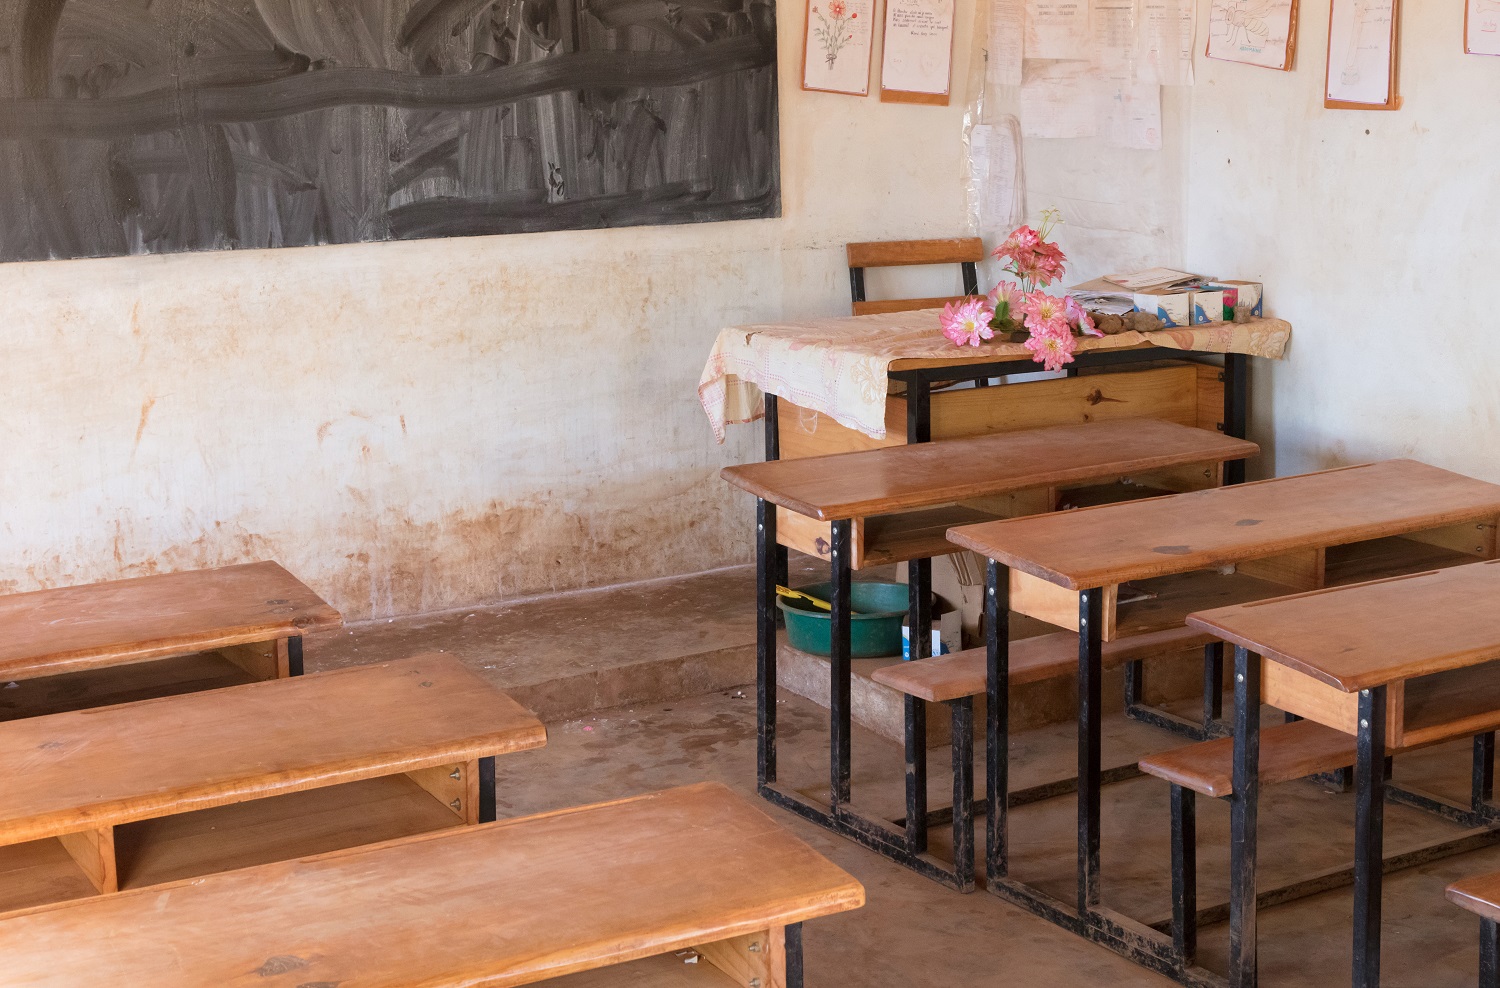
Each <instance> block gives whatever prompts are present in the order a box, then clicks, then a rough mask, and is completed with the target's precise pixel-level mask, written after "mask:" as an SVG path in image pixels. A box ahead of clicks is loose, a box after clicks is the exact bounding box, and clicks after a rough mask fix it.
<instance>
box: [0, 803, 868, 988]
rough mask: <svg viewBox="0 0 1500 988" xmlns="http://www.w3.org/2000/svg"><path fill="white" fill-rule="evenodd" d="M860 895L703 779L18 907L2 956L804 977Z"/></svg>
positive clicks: (203, 982) (60, 973) (67, 964)
mask: <svg viewBox="0 0 1500 988" xmlns="http://www.w3.org/2000/svg"><path fill="white" fill-rule="evenodd" d="M864 901H865V890H864V888H863V887H862V886H861V885H860V884H859V882H857V881H855V880H854V879H853V878H852V877H851V876H850V875H849V874H848V873H846V872H845V871H843V870H842V869H840V868H838V867H836V866H834V865H833V864H832V863H831V862H829V861H828V860H827V859H826V858H824V857H823V856H822V855H820V854H818V852H816V851H814V850H813V849H812V848H810V847H808V846H807V845H806V844H805V843H803V842H802V841H800V840H798V839H797V838H795V837H793V836H792V835H791V834H789V833H787V832H786V831H785V830H783V829H782V828H781V827H779V826H777V825H776V824H775V823H773V822H772V821H771V820H770V819H769V818H767V817H766V815H765V814H764V813H761V812H759V811H758V810H756V809H755V808H753V807H751V806H749V805H748V804H747V803H746V802H745V801H744V800H743V799H741V798H739V797H737V796H735V795H734V794H733V793H731V792H730V791H729V790H728V789H726V788H725V787H723V786H721V785H713V784H705V785H697V786H690V787H687V788H683V789H674V790H671V791H668V792H663V793H657V794H655V795H650V796H639V797H636V798H634V799H626V800H620V801H618V802H613V803H604V804H601V805H598V806H589V807H581V808H578V809H569V810H561V811H558V812H554V813H545V814H542V815H540V816H534V817H526V818H521V819H513V820H505V821H502V822H499V823H495V824H489V825H485V826H478V827H465V828H460V829H453V830H446V831H443V832H441V833H436V834H423V835H420V836H416V837H410V838H406V839H404V840H399V841H391V842H388V843H385V844H379V845H375V846H372V847H362V848H359V849H356V850H350V851H335V852H333V853H329V854H322V855H318V856H316V857H308V858H302V859H300V860H298V861H290V862H278V863H273V864H267V865H261V866H259V867H255V868H244V869H241V870H238V871H232V872H226V873H224V874H220V875H213V876H210V877H208V878H202V879H197V880H194V881H184V882H179V883H177V884H175V885H172V886H170V887H168V888H162V889H143V890H140V891H138V892H121V893H120V894H118V895H112V896H105V897H103V898H97V899H87V900H84V901H81V902H69V903H62V904H60V905H56V906H52V907H49V908H46V909H36V910H28V911H26V912H23V913H17V914H13V915H10V916H8V917H4V918H0V956H3V957H4V958H5V981H6V983H7V984H15V985H20V984H25V985H31V986H34V988H49V986H50V988H77V986H79V985H90V984H99V983H101V979H102V981H104V982H107V983H109V984H111V985H150V986H151V988H206V986H209V985H248V984H251V983H254V984H264V985H265V986H267V988H291V986H294V985H302V986H305V988H306V986H312V985H338V984H343V985H351V986H352V985H374V984H381V985H423V986H425V988H459V986H474V985H512V986H514V985H531V984H547V985H550V986H553V988H605V986H616V988H617V986H620V985H651V986H652V988H688V986H695V988H734V986H736V985H738V986H746V985H751V986H755V985H758V986H760V988H803V980H802V924H803V923H804V922H806V921H808V920H813V919H817V918H819V917H822V916H829V915H833V914H835V913H840V912H844V911H846V910H850V909H857V908H859V907H860V906H862V905H864ZM687 951H693V952H694V954H695V955H696V956H693V955H686V956H691V957H692V959H693V960H694V961H695V962H696V963H692V964H685V963H684V960H685V959H686V956H677V955H679V954H684V955H685V954H686V952H687ZM101 972H108V973H107V975H102V974H101ZM840 980H841V979H839V978H837V977H836V976H835V977H833V978H832V979H831V980H830V981H829V982H828V983H829V984H833V983H838V982H840Z"/></svg>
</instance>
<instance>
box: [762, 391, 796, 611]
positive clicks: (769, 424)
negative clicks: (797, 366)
mask: <svg viewBox="0 0 1500 988" xmlns="http://www.w3.org/2000/svg"><path fill="white" fill-rule="evenodd" d="M765 415H766V421H765V426H766V460H767V461H770V460H779V459H781V402H780V400H779V399H778V398H777V397H776V396H775V395H773V394H771V393H770V392H769V391H767V392H766V393H765ZM772 513H773V514H774V513H775V512H774V511H773V512H772ZM773 543H774V540H773ZM774 555H775V559H776V568H775V570H774V571H773V572H774V573H775V576H776V582H777V583H780V584H782V585H783V586H785V585H786V582H787V578H788V574H789V573H790V572H791V561H790V560H789V559H788V558H787V550H786V546H784V545H776V546H775V550H774ZM771 615H772V617H773V619H774V618H776V617H779V612H777V610H776V609H775V608H774V607H773V608H772V609H771Z"/></svg>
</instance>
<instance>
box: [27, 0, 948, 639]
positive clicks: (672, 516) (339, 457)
mask: <svg viewBox="0 0 1500 988" xmlns="http://www.w3.org/2000/svg"><path fill="white" fill-rule="evenodd" d="M794 8H795V9H794ZM959 8H960V17H959V21H960V23H959V37H958V44H957V50H958V53H959V54H958V58H957V65H956V68H955V75H956V77H957V78H959V79H963V78H966V76H967V64H966V63H967V54H966V53H967V52H968V50H969V27H970V24H969V22H970V20H971V19H972V9H971V7H970V6H969V5H968V4H965V3H960V5H959ZM801 15H802V9H801V7H800V5H796V4H786V5H783V6H782V10H781V24H780V49H781V53H780V54H781V62H782V72H781V76H782V78H781V86H782V113H783V117H782V121H783V122H782V156H783V184H784V217H783V218H782V219H778V220H762V221H749V222H737V223H723V224H713V225H704V226H686V227H662V228H634V229H625V230H614V231H598V232H584V233H555V234H536V235H524V236H509V237H496V238H483V239H467V240H435V241H425V242H416V243H403V244H386V245H367V246H351V247H320V248H310V249H297V250H282V251H268V252H244V253H220V254H195V255H178V256H171V257H159V258H144V259H142V258H126V259H119V260H107V261H66V262H45V263H36V264H19V265H6V266H0V312H3V325H4V328H5V331H4V349H3V351H0V394H3V395H4V396H5V398H6V401H5V403H4V408H3V411H0V505H3V506H4V507H3V513H0V591H19V590H28V589H33V588H38V587H45V586H53V585H59V584H66V583H74V582H82V581H91V580H99V579H107V578H113V577H118V576H130V575H138V574H144V573H150V572H155V571H161V570H173V569H182V568H189V567H195V566H209V565H217V564H222V563H229V562H235V561H241V560H248V559H257V558H274V559H278V560H280V561H281V562H283V564H285V565H286V566H288V567H289V568H291V569H292V570H293V571H294V572H296V573H297V574H299V575H300V576H301V577H303V578H304V579H305V580H306V581H307V582H308V583H309V584H311V585H312V586H313V587H314V588H315V589H317V590H318V591H319V592H321V593H323V594H324V595H325V596H326V597H327V598H328V599H329V600H330V601H332V602H333V603H334V604H335V605H336V606H338V607H340V608H341V609H342V610H343V611H344V612H345V615H346V616H347V617H348V618H351V619H358V618H366V617H387V616H393V615H400V614H407V613H413V612H422V611H433V610H440V609H443V608H448V607H457V606H467V605H470V604H474V603H477V602H483V601H489V600H496V599H502V598H508V597H516V596H525V595H531V594H538V593H546V592H550V591H555V590H564V589H573V588H578V587H587V586H597V585H603V584H610V583H617V582H622V581H627V580H636V579H643V578H649V577H655V576H661V575H666V574H673V573H684V572H693V571H697V570H704V569H710V568H714V567H717V566H722V565H727V564H731V563H737V562H742V561H745V560H746V559H748V547H749V539H748V534H749V532H748V517H749V516H748V513H747V512H748V508H747V506H746V504H745V502H744V501H743V500H742V498H741V497H740V496H737V495H734V494H731V493H730V492H729V491H728V490H727V489H726V488H725V486H724V485H723V484H722V482H720V481H719V480H718V478H717V472H718V470H719V469H720V468H721V467H722V466H724V465H726V464H729V463H733V462H738V461H741V460H744V459H746V458H748V457H751V456H753V455H755V454H756V452H757V450H758V441H757V430H755V429H751V428H741V429H738V430H734V431H732V433H731V438H730V442H729V444H728V445H726V446H724V447H716V446H715V445H714V443H713V440H712V436H711V434H710V433H709V430H708V427H707V424H706V421H705V419H704V417H703V414H702V412H701V410H700V409H699V407H698V405H697V397H696V390H695V389H696V384H697V379H698V374H699V372H700V371H701V369H702V365H703V361H704V359H705V357H706V355H707V353H708V349H709V346H710V345H711V343H712V340H713V338H714V335H715V333H716V332H717V330H718V329H719V328H721V327H723V326H728V325H735V324H740V323H746V322H753V321H761V320H768V319H777V318H781V317H783V316H785V315H803V314H805V315H822V314H833V313H839V312H844V311H847V305H848V295H847V280H846V274H845V269H844V261H843V251H842V245H843V244H844V243H845V242H847V241H850V240H860V239H880V238H888V237H892V236H913V237H921V236H939V235H944V236H946V235H952V234H953V233H956V232H961V231H962V224H963V216H964V206H963V198H962V192H961V187H960V183H959V181H958V176H959V172H960V164H959V161H960V154H961V144H960V141H959V134H960V132H961V124H962V116H963V107H962V105H961V104H962V103H963V100H956V101H955V105H954V106H953V107H951V108H948V109H934V108H930V107H912V106H896V105H882V104H881V103H879V102H878V100H877V99H875V98H870V99H865V100H856V99H851V98H848V97H840V96H832V95H825V94H811V93H803V92H801V91H800V89H799V88H798V85H797V82H798V69H799V68H800V58H801V52H800V45H801V36H802V25H801V20H800V18H801ZM10 194H14V190H13V191H12V193H10Z"/></svg>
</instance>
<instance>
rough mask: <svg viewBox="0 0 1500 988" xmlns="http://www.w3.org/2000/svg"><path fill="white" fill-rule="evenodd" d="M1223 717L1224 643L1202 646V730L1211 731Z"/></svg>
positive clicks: (1211, 643)
mask: <svg viewBox="0 0 1500 988" xmlns="http://www.w3.org/2000/svg"><path fill="white" fill-rule="evenodd" d="M1223 716H1224V643H1223V642H1209V643H1208V644H1207V645H1204V646H1203V730H1204V731H1206V732H1208V731H1212V730H1213V728H1214V724H1215V723H1217V722H1218V720H1219V718H1220V717H1223Z"/></svg>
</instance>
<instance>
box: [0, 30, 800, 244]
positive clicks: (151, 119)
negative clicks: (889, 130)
mask: <svg viewBox="0 0 1500 988" xmlns="http://www.w3.org/2000/svg"><path fill="white" fill-rule="evenodd" d="M0 32H3V37H5V38H6V39H7V44H8V48H7V49H4V50H5V51H6V54H7V56H8V58H7V59H6V60H5V61H6V64H7V65H8V66H9V67H10V69H11V70H10V71H8V72H5V73H0V183H3V185H4V187H5V188H6V190H7V193H8V194H7V195H5V196H3V197H0V260H8V261H13V260H32V259H45V258H62V257H89V256H115V255H125V254H150V253H161V252H170V251H183V250H215V249H231V248H251V247H280V246H297V245H311V244H325V243H351V242H359V241H377V240H396V239H415V238H422V237H447V236H467V235H482V234H499V233H521V232H532V231H543V230H561V229H586V228H597V227H608V226H628V225H638V224H660V223H692V222H706V221H716V220H733V219H746V218H760V217H768V216H775V215H779V213H780V173H779V152H778V146H777V145H778V118H777V96H776V25H775V10H774V7H773V5H772V2H771V0H715V2H712V3H698V4H691V5H678V4H675V3H670V2H666V0H633V2H627V0H336V2H325V3H316V4H314V3H308V2H305V0H178V2H175V3H160V2H152V0H47V2H33V0H0Z"/></svg>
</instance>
